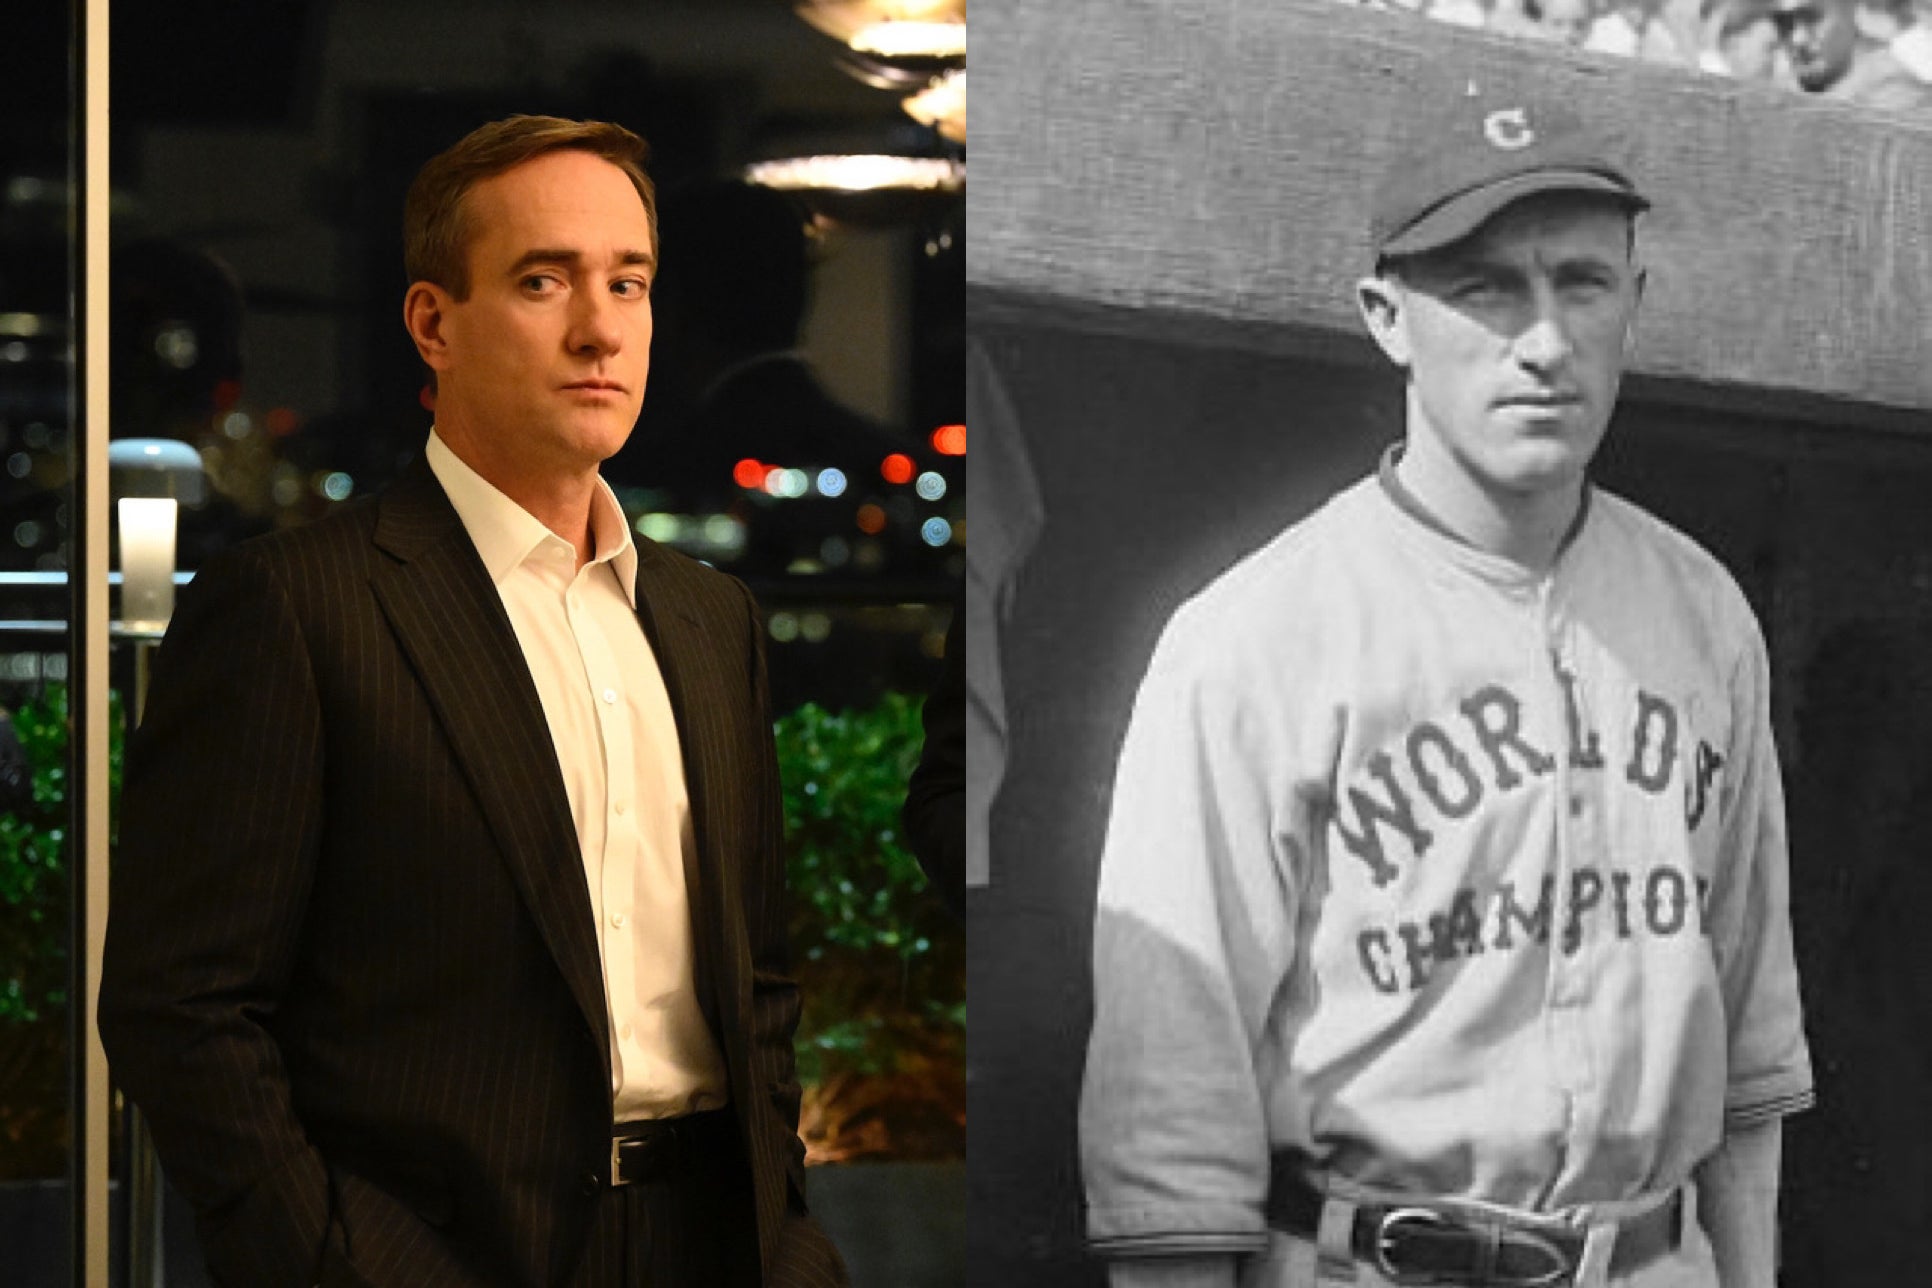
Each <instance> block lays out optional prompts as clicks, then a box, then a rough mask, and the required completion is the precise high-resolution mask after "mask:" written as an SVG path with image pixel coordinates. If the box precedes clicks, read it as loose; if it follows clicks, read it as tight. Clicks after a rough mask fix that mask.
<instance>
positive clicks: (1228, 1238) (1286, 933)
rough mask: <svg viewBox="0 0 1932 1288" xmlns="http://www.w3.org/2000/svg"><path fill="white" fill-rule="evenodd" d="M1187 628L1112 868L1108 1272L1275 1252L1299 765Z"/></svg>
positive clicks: (1133, 734)
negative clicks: (1261, 1054) (1271, 1175)
mask: <svg viewBox="0 0 1932 1288" xmlns="http://www.w3.org/2000/svg"><path fill="white" fill-rule="evenodd" d="M1187 617H1188V610H1186V609H1183V611H1182V614H1181V615H1178V616H1177V617H1176V619H1175V623H1174V624H1172V625H1170V627H1169V629H1168V631H1167V633H1166V635H1165V636H1164V637H1163V639H1162V642H1161V644H1160V646H1159V648H1158V649H1157V650H1156V652H1155V657H1154V661H1153V663H1152V665H1151V667H1150V669H1149V672H1148V675H1147V677H1146V679H1145V680H1144V682H1143V684H1142V687H1141V690H1140V694H1139V697H1138V699H1137V701H1136V703H1135V707H1134V712H1133V717H1132V720H1131V722H1130V725H1129V728H1128V732H1127V736H1126V740H1125V743H1124V745H1123V748H1122V751H1121V754H1120V759H1119V762H1118V765H1117V768H1116V774H1115V782H1114V794H1113V801H1112V809H1111V815H1110V818H1109V823H1108V827H1107V836H1106V843H1105V846H1104V850H1103V853H1102V857H1101V871H1100V888H1099V899H1098V906H1097V911H1096V917H1095V925H1094V945H1093V983H1094V1019H1093V1029H1092V1033H1091V1036H1090V1039H1089V1045H1088V1051H1087V1064H1086V1070H1085V1079H1084V1085H1083V1088H1082V1094H1081V1105H1080V1141H1081V1162H1082V1169H1083V1174H1084V1178H1085V1181H1086V1190H1087V1204H1088V1206H1087V1228H1088V1234H1089V1236H1090V1240H1091V1243H1092V1246H1093V1247H1094V1249H1095V1251H1097V1252H1100V1253H1102V1254H1103V1255H1115V1256H1151V1255H1160V1256H1178V1255H1185V1254H1211V1253H1226V1252H1241V1251H1251V1250H1256V1249H1259V1248H1260V1247H1261V1246H1262V1245H1263V1244H1264V1243H1265V1238H1266V1235H1265V1226H1264V1223H1263V1220H1262V1207H1263V1202H1264V1200H1265V1197H1266V1193H1267V1185H1268V1171H1269V1167H1268V1162H1269V1132H1268V1126H1267V1123H1266V1121H1265V1115H1264V1109H1263V1105H1264V1097H1263V1094H1262V1089H1261V1087H1260V1085H1259V1079H1258V1077H1257V1073H1256V1052H1257V1048H1258V1045H1259V1043H1260V1042H1261V1040H1262V1035H1263V1032H1264V1030H1265V1029H1266V1027H1267V1017H1268V1011H1269V1007H1270V1003H1271V999H1272V997H1273V995H1274V993H1275V991H1276V985H1277V983H1278V982H1279V981H1280V980H1281V979H1282V978H1283V977H1284V975H1285V974H1286V972H1287V969H1288V966H1289V964H1290V955H1291V953H1292V949H1293V945H1292V931H1293V927H1294V905H1295V896H1294V891H1295V887H1296V874H1295V873H1294V872H1293V871H1292V870H1291V867H1290V865H1289V863H1288V862H1287V861H1286V857H1285V856H1286V854H1288V853H1292V852H1293V851H1294V850H1295V846H1293V845H1292V844H1284V843H1282V841H1281V840H1279V839H1278V837H1280V836H1281V835H1282V834H1283V828H1284V826H1285V824H1284V820H1283V818H1282V817H1281V815H1282V809H1281V807H1280V806H1279V804H1278V799H1279V795H1280V794H1279V792H1278V791H1277V790H1273V789H1272V785H1274V784H1282V783H1286V782H1288V781H1290V779H1291V767H1290V766H1288V765H1285V764H1282V763H1280V762H1281V760H1282V759H1283V758H1284V757H1283V753H1282V751H1281V749H1280V748H1279V747H1278V746H1274V745H1271V742H1270V736H1269V734H1268V732H1267V730H1268V728H1269V727H1270V725H1271V724H1272V723H1273V716H1274V715H1275V714H1276V713H1275V712H1274V711H1273V708H1274V707H1275V706H1277V705H1278V704H1276V703H1273V702H1271V701H1269V700H1267V699H1262V698H1259V697H1258V695H1256V694H1255V693H1254V692H1252V691H1251V690H1250V689H1249V687H1248V686H1247V685H1245V684H1244V683H1243V682H1242V680H1241V679H1240V678H1239V676H1240V670H1239V667H1238V664H1234V663H1231V662H1230V661H1229V659H1228V657H1227V647H1226V643H1225V641H1224V640H1221V639H1217V638H1216V635H1217V632H1215V631H1214V630H1212V629H1210V628H1208V626H1207V624H1206V623H1204V622H1203V621H1201V620H1199V619H1194V620H1192V621H1189V620H1186V619H1187Z"/></svg>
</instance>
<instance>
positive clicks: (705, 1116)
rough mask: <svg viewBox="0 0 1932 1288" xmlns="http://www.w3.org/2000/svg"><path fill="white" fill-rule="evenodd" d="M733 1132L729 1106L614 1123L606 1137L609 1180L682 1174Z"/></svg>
mask: <svg viewBox="0 0 1932 1288" xmlns="http://www.w3.org/2000/svg"><path fill="white" fill-rule="evenodd" d="M734 1131H736V1127H735V1125H734V1124H733V1122H732V1115H731V1111H730V1110H729V1109H706V1110H704V1111H702V1112H700V1113H695V1114H685V1115H684V1116H682V1117H679V1118H642V1119H639V1120H637V1121H636V1122H628V1123H618V1124H617V1126H616V1128H615V1129H614V1130H613V1131H612V1133H611V1140H610V1183H611V1184H612V1185H635V1184H637V1183H638V1182H639V1181H657V1180H664V1179H667V1178H669V1177H675V1176H680V1175H683V1174H684V1173H686V1172H688V1171H690V1170H691V1169H692V1168H693V1167H695V1166H696V1165H697V1164H698V1163H700V1162H702V1161H704V1160H705V1159H707V1158H709V1157H715V1155H716V1154H717V1152H718V1151H721V1150H728V1149H729V1148H730V1147H731V1144H732V1134H733V1132H734Z"/></svg>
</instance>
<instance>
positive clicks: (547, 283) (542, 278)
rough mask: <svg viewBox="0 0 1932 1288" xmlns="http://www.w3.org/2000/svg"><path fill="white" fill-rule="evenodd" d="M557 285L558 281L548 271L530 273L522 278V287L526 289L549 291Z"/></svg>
mask: <svg viewBox="0 0 1932 1288" xmlns="http://www.w3.org/2000/svg"><path fill="white" fill-rule="evenodd" d="M558 285H560V283H559V282H558V281H557V279H556V278H555V277H553V276H551V275H550V274H549V273H532V274H531V275H530V276H528V277H526V278H524V279H523V289H524V290H526V291H549V290H554V289H555V288H556V287H557V286H558Z"/></svg>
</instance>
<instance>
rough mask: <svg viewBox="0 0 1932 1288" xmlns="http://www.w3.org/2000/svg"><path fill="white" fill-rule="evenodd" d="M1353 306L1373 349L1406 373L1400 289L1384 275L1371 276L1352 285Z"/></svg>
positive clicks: (1406, 345) (1404, 321) (1406, 347)
mask: <svg viewBox="0 0 1932 1288" xmlns="http://www.w3.org/2000/svg"><path fill="white" fill-rule="evenodd" d="M1355 305H1356V307H1357V308H1359V309H1360V310H1361V311H1362V322H1363V324H1364V325H1366V326H1367V327H1368V332H1369V335H1370V336H1371V337H1372V338H1373V339H1374V340H1375V343H1376V345H1377V347H1379V348H1380V349H1381V350H1382V352H1383V353H1385V354H1387V355H1388V358H1389V361H1390V362H1393V363H1394V364H1395V365H1396V366H1398V367H1401V368H1403V369H1404V370H1407V369H1408V366H1409V326H1408V313H1407V311H1406V309H1405V308H1404V301H1403V298H1402V288H1401V286H1400V285H1399V284H1398V283H1396V282H1395V281H1394V280H1393V279H1391V278H1390V277H1388V276H1387V275H1386V274H1382V273H1375V274H1371V275H1370V276H1368V277H1365V278H1363V279H1362V280H1361V281H1359V282H1357V283H1356V284H1355Z"/></svg>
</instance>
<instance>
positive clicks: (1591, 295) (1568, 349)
mask: <svg viewBox="0 0 1932 1288" xmlns="http://www.w3.org/2000/svg"><path fill="white" fill-rule="evenodd" d="M1630 236H1631V232H1630V216H1629V215H1628V214H1627V213H1625V212H1624V211H1623V210H1622V209H1621V208H1619V207H1618V206H1616V205H1614V204H1612V203H1610V202H1607V201H1604V200H1599V199H1593V198H1590V197H1581V198H1579V197H1577V196H1574V195H1566V194H1557V195H1550V196H1541V197H1532V198H1528V199H1526V200H1523V201H1519V202H1517V203H1515V204H1514V205H1511V206H1507V207H1505V208H1504V209H1503V210H1502V212H1500V213H1499V214H1497V215H1496V216H1495V217H1494V218H1492V219H1491V220H1490V221H1489V222H1488V223H1486V224H1484V225H1483V226H1482V227H1481V228H1480V229H1478V230H1477V231H1476V233H1474V234H1473V235H1471V236H1470V237H1467V238H1465V239H1463V240H1462V241H1460V242H1457V243H1455V244H1454V245H1452V246H1448V247H1445V248H1443V249H1441V250H1436V251H1430V252H1427V253H1425V254H1422V255H1417V256H1413V257H1410V258H1409V259H1408V260H1406V261H1404V262H1403V263H1402V264H1401V265H1400V268H1399V271H1398V272H1396V273H1394V274H1391V275H1386V276H1383V277H1378V278H1370V279H1368V280H1366V281H1365V282H1364V283H1363V284H1362V300H1363V309H1364V313H1365V315H1366V316H1367V318H1368V321H1369V325H1370V329H1371V330H1372V331H1373V332H1374V333H1375V336H1376V339H1377V341H1378V342H1379V343H1380V344H1381V345H1382V347H1383V349H1384V351H1385V352H1387V353H1388V355H1389V356H1390V357H1391V358H1392V359H1394V360H1395V362H1396V363H1397V364H1398V365H1400V366H1402V367H1404V368H1406V369H1407V371H1408V374H1409V386H1410V387H1409V408H1410V414H1409V421H1410V433H1411V434H1412V435H1415V434H1424V435H1429V436H1431V437H1432V438H1433V439H1434V440H1435V442H1434V444H1433V446H1434V447H1435V448H1437V449H1439V450H1440V451H1441V453H1442V454H1443V455H1444V456H1445V457H1447V458H1448V459H1449V460H1451V461H1453V462H1454V463H1455V465H1456V467H1457V468H1458V469H1460V470H1461V471H1462V472H1463V473H1464V474H1466V475H1467V476H1468V477H1469V478H1470V479H1471V481H1472V482H1474V483H1476V484H1477V485H1479V486H1480V487H1481V488H1482V489H1483V490H1484V491H1488V492H1502V493H1508V494H1513V495H1518V496H1531V495H1539V494H1544V493H1549V492H1552V491H1557V490H1562V489H1568V488H1571V487H1574V486H1575V485H1577V484H1578V483H1580V481H1581V479H1582V477H1583V471H1584V469H1585V467H1586V466H1588V465H1589V463H1590V459H1591V457H1592V456H1594V455H1595V454H1596V450H1597V446H1598V444H1599V443H1601V442H1602V440H1603V432H1604V429H1605V427H1606V426H1607V425H1608V424H1609V421H1610V413H1611V411H1612V410H1613V409H1614V408H1615V405H1616V398H1617V385H1618V383H1619V381H1620V380H1621V378H1622V375H1623V363H1624V355H1625V350H1626V346H1627V344H1628V342H1629V338H1630V334H1631V324H1632V323H1633V321H1634V320H1635V317H1636V309H1637V302H1638V299H1639V297H1640V296H1641V295H1642V291H1643V275H1642V273H1641V272H1640V271H1639V270H1638V269H1637V268H1636V267H1635V265H1633V264H1632V262H1631V253H1630Z"/></svg>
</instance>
